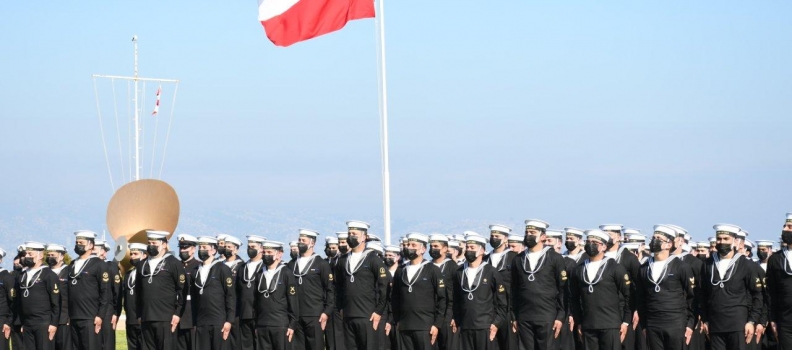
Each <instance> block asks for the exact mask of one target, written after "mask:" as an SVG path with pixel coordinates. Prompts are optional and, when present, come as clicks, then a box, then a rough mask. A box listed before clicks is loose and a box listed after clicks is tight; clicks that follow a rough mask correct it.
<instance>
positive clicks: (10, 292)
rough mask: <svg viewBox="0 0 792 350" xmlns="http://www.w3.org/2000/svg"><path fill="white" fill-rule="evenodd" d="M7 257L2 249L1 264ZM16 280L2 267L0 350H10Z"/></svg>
mask: <svg viewBox="0 0 792 350" xmlns="http://www.w3.org/2000/svg"><path fill="white" fill-rule="evenodd" d="M5 257H6V251H5V250H3V249H2V248H0V264H2V263H3V259H4V258H5ZM15 285H16V278H15V277H14V275H13V274H11V272H9V271H8V270H6V269H4V268H2V267H0V324H2V325H3V335H2V337H0V350H8V349H10V345H9V339H8V338H9V337H10V336H11V326H12V325H13V317H14V314H13V308H14V297H15V296H16V290H15V289H14V286H15Z"/></svg>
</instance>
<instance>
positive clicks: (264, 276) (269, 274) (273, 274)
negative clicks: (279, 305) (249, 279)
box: [258, 264, 286, 298]
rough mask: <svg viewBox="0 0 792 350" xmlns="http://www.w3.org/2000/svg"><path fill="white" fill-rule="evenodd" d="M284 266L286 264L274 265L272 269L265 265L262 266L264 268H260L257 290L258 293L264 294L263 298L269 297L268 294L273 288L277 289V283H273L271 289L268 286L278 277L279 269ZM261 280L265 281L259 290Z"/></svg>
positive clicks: (273, 290) (272, 291)
mask: <svg viewBox="0 0 792 350" xmlns="http://www.w3.org/2000/svg"><path fill="white" fill-rule="evenodd" d="M284 266H286V265H284V264H279V265H278V267H276V268H275V269H273V270H270V269H269V268H267V267H266V266H264V268H262V269H261V278H259V283H258V291H259V293H262V294H264V297H265V298H269V296H270V294H272V293H274V292H275V290H277V289H278V284H277V283H275V287H273V288H272V289H270V286H271V285H272V284H273V283H272V281H277V280H278V279H279V278H280V274H281V270H282V269H283V267H284ZM261 281H264V282H265V283H266V286H265V288H264V290H261Z"/></svg>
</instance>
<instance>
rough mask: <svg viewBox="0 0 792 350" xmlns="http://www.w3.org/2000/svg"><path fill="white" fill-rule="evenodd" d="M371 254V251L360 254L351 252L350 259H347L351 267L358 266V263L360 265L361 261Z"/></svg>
mask: <svg viewBox="0 0 792 350" xmlns="http://www.w3.org/2000/svg"><path fill="white" fill-rule="evenodd" d="M369 252H370V251H368V250H365V249H364V250H363V251H362V252H360V253H355V252H349V258H348V259H347V263H348V264H349V265H351V266H358V263H360V261H361V260H363V257H364V256H365V255H368V253H369Z"/></svg>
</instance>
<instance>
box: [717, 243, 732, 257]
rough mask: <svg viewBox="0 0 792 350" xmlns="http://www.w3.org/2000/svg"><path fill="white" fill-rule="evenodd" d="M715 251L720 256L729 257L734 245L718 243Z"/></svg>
mask: <svg viewBox="0 0 792 350" xmlns="http://www.w3.org/2000/svg"><path fill="white" fill-rule="evenodd" d="M715 249H716V250H717V251H718V254H720V255H728V254H729V253H731V251H732V245H731V244H726V243H718V244H715Z"/></svg>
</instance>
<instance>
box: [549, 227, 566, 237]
mask: <svg viewBox="0 0 792 350" xmlns="http://www.w3.org/2000/svg"><path fill="white" fill-rule="evenodd" d="M545 234H546V235H547V237H554V238H559V239H560V238H563V237H564V231H561V230H553V229H549V230H547V231H545Z"/></svg>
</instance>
